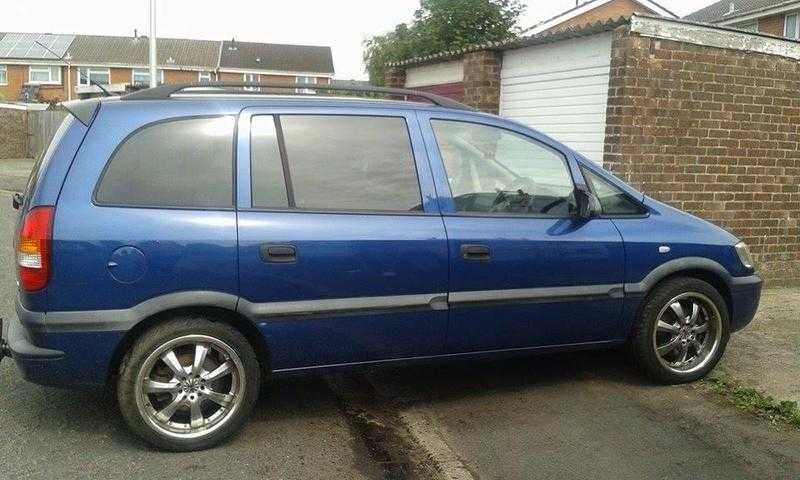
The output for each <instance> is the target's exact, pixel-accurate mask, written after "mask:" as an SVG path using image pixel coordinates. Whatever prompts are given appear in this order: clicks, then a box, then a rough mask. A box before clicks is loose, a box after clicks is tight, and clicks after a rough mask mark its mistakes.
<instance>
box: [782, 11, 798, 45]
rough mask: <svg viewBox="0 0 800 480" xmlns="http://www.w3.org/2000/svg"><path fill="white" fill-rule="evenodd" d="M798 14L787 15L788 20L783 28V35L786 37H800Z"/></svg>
mask: <svg viewBox="0 0 800 480" xmlns="http://www.w3.org/2000/svg"><path fill="white" fill-rule="evenodd" d="M798 26H800V24H798V21H797V14H796V13H793V14H791V15H786V20H785V23H784V28H783V36H784V37H786V38H794V39H798V38H800V31H798Z"/></svg>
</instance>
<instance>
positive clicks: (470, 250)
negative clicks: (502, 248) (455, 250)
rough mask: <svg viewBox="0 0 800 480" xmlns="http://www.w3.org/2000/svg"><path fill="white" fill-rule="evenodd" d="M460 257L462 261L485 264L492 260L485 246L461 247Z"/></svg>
mask: <svg viewBox="0 0 800 480" xmlns="http://www.w3.org/2000/svg"><path fill="white" fill-rule="evenodd" d="M461 257H462V258H463V259H464V260H473V261H478V262H485V261H487V260H489V259H490V258H492V250H491V249H490V248H489V247H487V246H486V245H461Z"/></svg>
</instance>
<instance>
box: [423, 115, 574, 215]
mask: <svg viewBox="0 0 800 480" xmlns="http://www.w3.org/2000/svg"><path fill="white" fill-rule="evenodd" d="M426 120H427V127H428V128H429V130H430V133H431V136H432V137H433V140H434V147H433V148H434V149H435V150H436V153H437V155H438V158H439V162H440V163H441V166H442V171H443V172H444V173H445V178H444V182H445V186H446V187H447V196H448V198H449V199H450V201H453V191H452V188H451V187H450V181H449V180H448V179H447V167H445V165H444V158H443V157H442V152H441V150H440V148H439V141H438V139H437V138H436V130H435V129H434V127H433V122H434V121H437V120H438V121H445V122H459V123H469V124H474V125H479V126H482V127H489V128H497V129H500V130H504V131H507V132H511V133H512V134H516V135H518V136H521V137H523V138H524V139H525V140H528V141H530V142H532V143H534V144H536V145H540V146H542V147H544V148H545V149H547V150H550V151H553V152H555V153H557V154H558V155H560V156H561V157H562V158H563V159H564V166H565V167H566V169H567V173H568V174H569V177H570V180H571V181H572V192H573V195H574V193H575V191H576V190H577V189H578V186H579V183H580V182H578V178H577V177H576V175H575V172H574V171H573V168H572V161H573V156H572V154H571V153H570V152H568V151H564V150H562V149H561V148H557V147H556V146H555V145H551V144H549V143H547V142H545V141H543V140H540V139H538V138H535V137H532V136H531V135H528V134H526V133H524V132H520V131H518V130H514V129H512V128H508V127H506V126H502V125H499V124H494V123H486V122H481V121H479V119H463V118H461V117H458V118H456V117H447V116H443V115H436V114H432V115H430V116H428V117H427V119H426ZM428 148H431V147H430V146H429V147H428ZM579 170H580V169H579ZM580 180H584V179H583V178H581V179H580ZM454 206H455V205H454ZM442 216H444V217H460V218H461V217H474V218H531V219H551V220H568V219H574V218H576V216H575V215H567V216H564V215H548V214H546V213H503V212H459V211H454V212H446V213H442Z"/></svg>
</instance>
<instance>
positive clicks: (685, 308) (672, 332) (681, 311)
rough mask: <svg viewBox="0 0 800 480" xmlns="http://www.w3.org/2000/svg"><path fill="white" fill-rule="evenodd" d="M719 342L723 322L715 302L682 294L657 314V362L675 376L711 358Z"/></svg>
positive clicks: (655, 343) (693, 294)
mask: <svg viewBox="0 0 800 480" xmlns="http://www.w3.org/2000/svg"><path fill="white" fill-rule="evenodd" d="M721 339H722V319H721V317H720V313H719V310H718V309H717V307H716V305H714V302H712V301H711V300H710V299H709V298H708V297H706V296H705V295H703V294H701V293H697V292H686V293H682V294H681V295H678V296H676V297H674V298H673V299H671V300H670V301H669V302H667V304H666V305H665V306H664V307H663V308H662V309H661V311H660V312H659V313H658V317H657V320H656V326H655V328H654V329H653V348H654V349H655V351H656V356H657V357H658V360H659V362H660V363H661V365H663V366H664V367H665V368H667V369H669V370H671V371H672V372H675V373H681V374H686V373H692V372H695V371H697V370H700V369H702V368H703V367H705V366H706V364H708V362H709V361H711V359H713V358H714V355H716V353H717V351H718V350H719V347H720V342H721Z"/></svg>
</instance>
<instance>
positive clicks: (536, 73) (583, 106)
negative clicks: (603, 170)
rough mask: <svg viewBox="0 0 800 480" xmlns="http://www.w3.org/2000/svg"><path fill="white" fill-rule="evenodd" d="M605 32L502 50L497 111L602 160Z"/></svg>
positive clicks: (608, 38) (608, 37)
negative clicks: (498, 107) (498, 109)
mask: <svg viewBox="0 0 800 480" xmlns="http://www.w3.org/2000/svg"><path fill="white" fill-rule="evenodd" d="M611 36H612V33H611V32H605V33H600V34H597V35H591V36H588V37H582V38H575V39H571V40H565V41H561V42H555V43H550V44H545V45H537V46H533V47H526V48H520V49H517V50H508V51H506V52H505V53H504V55H503V69H502V71H501V79H502V80H501V90H500V114H501V115H503V116H504V117H508V118H511V119H513V120H517V121H519V122H522V123H524V124H526V125H529V126H531V127H533V128H536V129H537V130H539V131H541V132H543V133H546V134H548V135H550V136H551V137H553V138H555V139H556V140H559V141H561V142H562V143H564V144H566V145H568V146H570V147H571V148H573V149H575V150H577V151H579V152H580V153H582V154H584V155H586V156H587V157H589V158H590V159H592V160H594V161H595V162H597V163H599V164H602V162H603V146H604V144H605V131H606V104H607V100H608V78H609V68H610V61H611V38H612V37H611Z"/></svg>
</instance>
